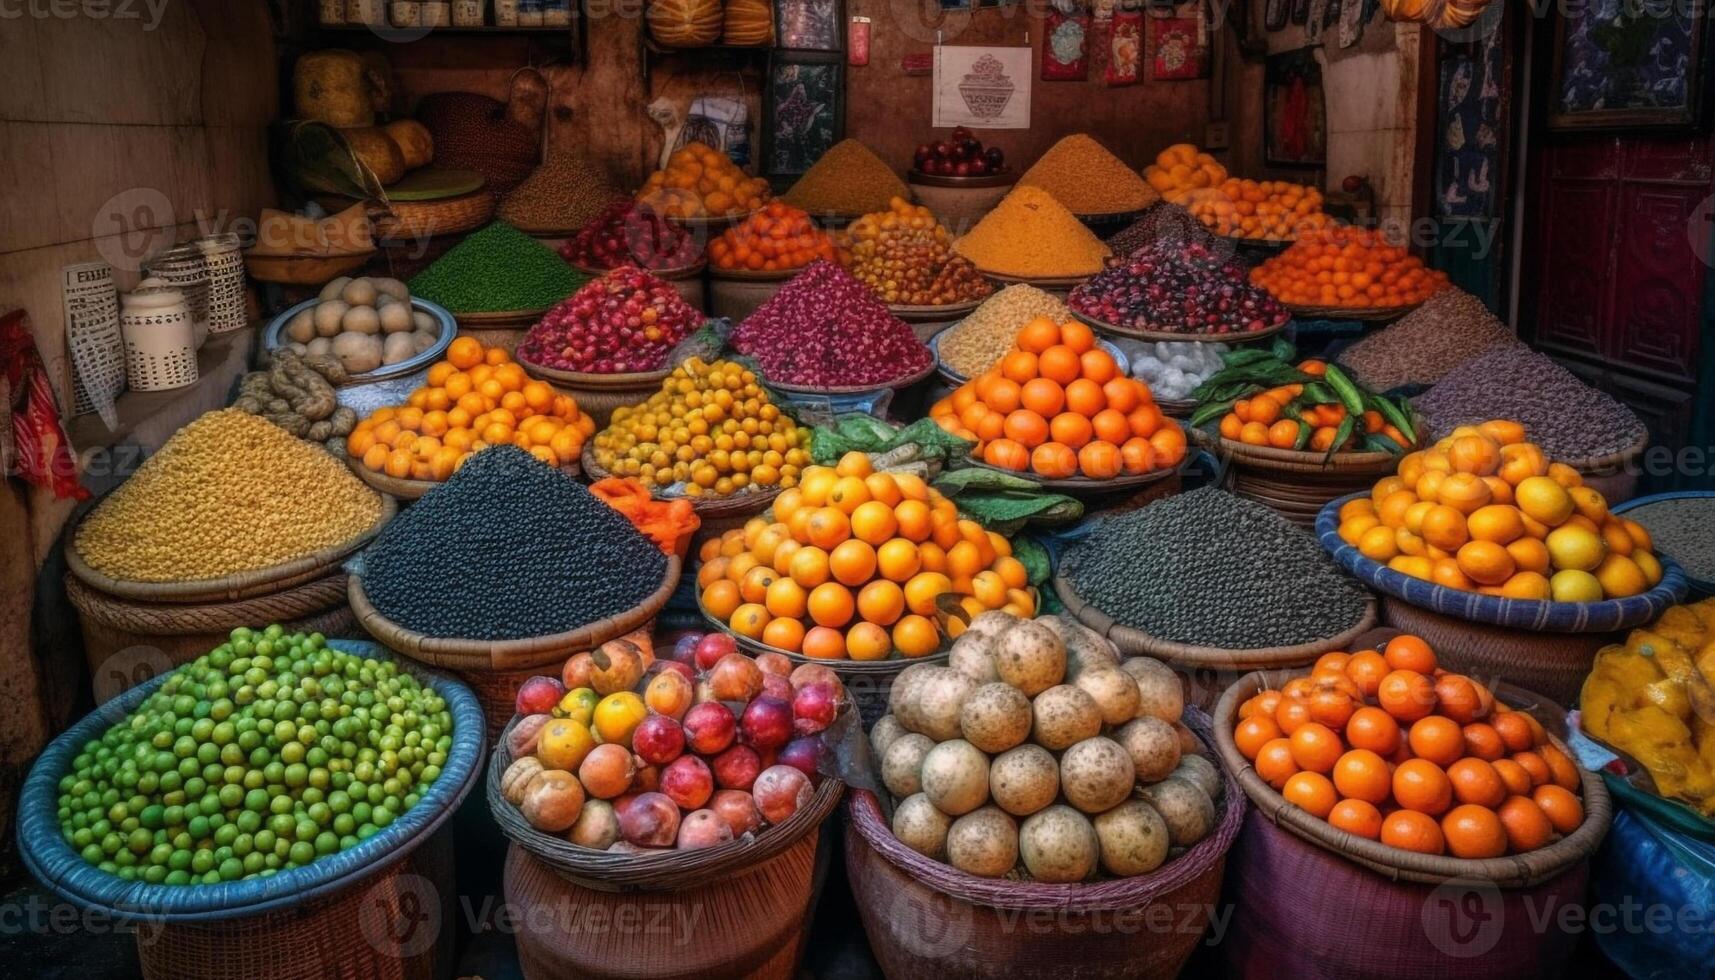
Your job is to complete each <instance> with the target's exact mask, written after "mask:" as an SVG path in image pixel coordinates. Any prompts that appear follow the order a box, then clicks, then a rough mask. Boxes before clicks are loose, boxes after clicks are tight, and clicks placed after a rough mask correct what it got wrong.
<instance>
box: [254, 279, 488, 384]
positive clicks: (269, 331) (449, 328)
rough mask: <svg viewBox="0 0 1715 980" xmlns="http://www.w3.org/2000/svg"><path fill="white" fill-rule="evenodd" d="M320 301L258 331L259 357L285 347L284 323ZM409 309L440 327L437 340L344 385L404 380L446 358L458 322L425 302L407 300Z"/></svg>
mask: <svg viewBox="0 0 1715 980" xmlns="http://www.w3.org/2000/svg"><path fill="white" fill-rule="evenodd" d="M320 302H321V300H320V299H315V298H312V299H306V300H304V301H303V302H302V303H299V304H297V305H295V306H292V307H290V308H288V309H286V310H284V311H282V312H281V313H280V314H279V315H278V316H276V317H274V319H272V320H269V321H268V325H267V326H266V327H263V328H262V353H263V355H264V356H266V355H267V354H269V353H270V352H272V351H274V350H275V349H277V348H280V347H284V346H286V344H285V342H283V341H282V340H281V339H280V334H281V332H282V331H284V330H285V329H286V324H287V323H289V322H290V321H291V319H292V317H294V316H297V315H298V313H299V312H300V311H302V310H307V309H311V308H313V307H314V306H315V305H316V304H317V303H320ZM411 308H412V309H413V310H422V311H423V312H424V313H427V314H429V315H430V316H432V317H434V318H435V322H436V323H438V324H440V325H441V334H440V337H439V339H437V340H436V341H435V342H434V343H433V344H430V345H429V347H428V349H426V350H424V351H423V352H422V353H420V354H412V355H411V356H410V357H407V358H405V359H404V360H403V361H397V362H395V363H393V364H383V365H382V366H380V367H378V368H376V369H375V370H373V371H366V372H364V373H363V374H354V375H352V376H351V380H350V381H349V382H347V383H348V384H353V385H365V384H370V383H372V382H376V381H386V380H387V379H389V378H400V377H404V376H405V375H408V374H412V373H415V372H417V371H420V370H422V369H424V368H426V367H428V366H429V365H431V364H433V363H435V362H436V361H438V360H440V359H441V358H442V357H444V356H445V355H446V353H447V348H448V347H450V346H451V345H452V342H453V338H454V337H456V336H458V332H459V325H458V321H457V320H455V319H453V315H452V314H451V313H448V312H447V310H446V308H445V307H442V306H440V305H438V304H436V303H431V302H429V301H428V300H426V299H418V298H417V297H415V296H413V297H411Z"/></svg>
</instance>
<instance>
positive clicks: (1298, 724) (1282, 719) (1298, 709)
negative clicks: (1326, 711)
mask: <svg viewBox="0 0 1715 980" xmlns="http://www.w3.org/2000/svg"><path fill="white" fill-rule="evenodd" d="M1274 723H1275V724H1276V725H1279V726H1280V730H1281V732H1283V733H1284V734H1286V735H1288V736H1290V735H1291V734H1292V733H1293V732H1296V731H1298V730H1299V729H1300V728H1302V727H1304V726H1305V725H1308V724H1311V718H1310V702H1309V701H1308V700H1300V699H1297V698H1284V699H1282V700H1281V702H1280V707H1278V708H1276V709H1275V711H1274Z"/></svg>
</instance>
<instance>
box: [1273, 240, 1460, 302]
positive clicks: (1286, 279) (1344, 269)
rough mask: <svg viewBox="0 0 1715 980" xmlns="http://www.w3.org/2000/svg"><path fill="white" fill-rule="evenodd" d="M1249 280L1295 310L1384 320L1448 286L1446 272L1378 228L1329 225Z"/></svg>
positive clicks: (1287, 251)
mask: <svg viewBox="0 0 1715 980" xmlns="http://www.w3.org/2000/svg"><path fill="white" fill-rule="evenodd" d="M1250 281H1251V282H1252V283H1255V284H1256V285H1258V286H1261V287H1263V288H1264V289H1267V290H1268V291H1269V293H1270V294H1271V295H1272V296H1274V298H1275V299H1277V300H1279V301H1280V302H1282V303H1284V304H1286V305H1287V307H1288V308H1289V309H1291V310H1292V311H1293V312H1294V313H1297V314H1300V315H1306V316H1308V315H1319V316H1336V317H1337V316H1354V315H1355V316H1359V317H1370V318H1375V319H1387V318H1390V317H1392V316H1397V315H1398V314H1400V313H1404V312H1407V311H1408V310H1410V309H1411V308H1412V307H1415V306H1417V305H1418V304H1419V303H1422V302H1423V301H1424V300H1426V299H1428V298H1429V297H1431V296H1433V295H1435V294H1436V293H1438V292H1440V291H1441V290H1443V289H1446V288H1447V274H1446V273H1445V272H1442V271H1441V270H1439V269H1430V268H1428V267H1427V266H1425V265H1424V264H1423V260H1422V259H1419V258H1418V257H1417V256H1415V255H1412V254H1411V253H1410V252H1408V251H1407V250H1406V249H1405V248H1404V247H1403V246H1400V245H1396V244H1394V243H1392V242H1390V241H1389V240H1388V239H1387V236H1386V235H1384V234H1383V233H1382V232H1380V231H1376V230H1373V229H1367V228H1349V227H1331V228H1326V229H1323V230H1321V231H1318V232H1316V233H1315V234H1313V235H1302V236H1300V237H1299V239H1298V241H1296V242H1295V243H1294V244H1293V245H1292V247H1291V248H1288V249H1287V250H1286V251H1284V252H1282V253H1280V254H1279V255H1276V256H1274V257H1273V258H1271V259H1269V260H1267V261H1266V262H1264V263H1262V264H1261V265H1259V266H1257V267H1256V268H1255V269H1252V270H1251V273H1250Z"/></svg>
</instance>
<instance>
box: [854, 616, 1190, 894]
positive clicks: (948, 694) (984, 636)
mask: <svg viewBox="0 0 1715 980" xmlns="http://www.w3.org/2000/svg"><path fill="white" fill-rule="evenodd" d="M888 709H889V713H888V714H886V715H884V716H882V717H881V718H880V719H879V720H878V721H877V722H876V723H875V727H874V729H873V730H872V731H871V733H870V742H871V745H872V747H873V748H874V749H875V753H876V757H877V759H878V760H879V763H880V766H881V778H882V783H883V784H884V785H885V786H886V787H887V790H888V792H889V793H891V794H893V796H894V798H895V800H896V803H897V806H896V807H895V809H894V813H893V833H894V835H895V836H897V837H898V838H899V839H900V841H901V842H903V843H904V844H905V845H906V846H908V847H910V848H912V849H913V850H915V851H917V852H919V853H921V854H923V855H924V856H926V857H930V858H934V859H935V860H937V861H945V862H947V863H949V864H951V865H952V866H953V867H955V868H958V869H959V870H960V871H963V872H965V873H967V874H973V875H980V876H983V877H987V878H999V877H1003V876H1009V875H1014V873H1015V871H1016V872H1020V873H1021V874H1020V875H1018V876H1021V877H1028V878H1029V879H1032V880H1035V881H1042V882H1051V883H1067V882H1078V881H1084V880H1087V879H1090V878H1093V877H1097V876H1098V875H1106V876H1109V877H1130V876H1132V875H1140V874H1146V873H1148V872H1150V871H1153V870H1155V869H1156V868H1157V867H1159V866H1160V865H1161V864H1162V862H1163V861H1165V860H1167V858H1168V857H1169V855H1170V854H1171V853H1173V852H1174V850H1175V849H1182V848H1186V847H1189V846H1191V845H1192V844H1195V843H1196V842H1197V841H1199V840H1201V839H1203V837H1204V836H1206V835H1207V834H1208V833H1209V832H1210V831H1212V830H1213V829H1214V827H1215V823H1216V819H1217V811H1216V806H1215V802H1216V800H1218V799H1219V798H1220V795H1221V789H1222V779H1221V775H1220V772H1219V770H1218V769H1216V768H1215V765H1214V763H1212V762H1210V761H1209V760H1208V759H1206V758H1204V757H1202V756H1201V755H1198V754H1196V753H1199V752H1201V751H1202V747H1201V743H1199V742H1198V741H1197V739H1196V737H1195V736H1193V735H1192V734H1191V732H1190V730H1189V729H1187V728H1186V727H1185V726H1184V725H1183V724H1182V723H1181V722H1180V720H1179V717H1180V713H1181V712H1182V711H1183V709H1184V695H1183V692H1182V689H1181V687H1180V683H1179V678H1178V677H1177V676H1176V675H1175V674H1174V673H1173V672H1172V671H1171V670H1170V669H1168V667H1167V666H1166V665H1164V664H1162V663H1161V662H1159V661H1156V660H1151V659H1150V658H1148V657H1136V658H1133V659H1130V660H1126V661H1123V662H1122V661H1121V660H1120V657H1119V653H1118V651H1117V650H1115V649H1114V647H1113V645H1112V644H1111V643H1109V642H1108V641H1107V640H1105V639H1103V638H1102V637H1101V636H1099V635H1097V634H1096V633H1094V632H1092V631H1091V630H1089V629H1087V628H1085V627H1084V626H1082V625H1080V624H1078V623H1075V622H1073V621H1071V620H1068V619H1065V618H1061V617H1046V618H1042V619H1034V620H1022V619H1018V618H1016V617H1014V616H1012V615H1010V614H1008V613H1005V612H1000V611H993V612H985V613H983V614H981V615H979V616H977V617H976V618H975V619H973V620H972V621H971V625H970V628H969V629H967V630H966V631H965V632H964V633H963V634H961V635H960V637H959V638H958V640H957V641H955V642H954V644H953V649H952V652H951V654H950V659H949V660H948V664H947V666H945V667H942V666H937V665H931V664H913V665H912V666H910V667H907V668H906V669H905V670H904V671H902V672H901V673H900V675H899V678H898V680H896V681H895V682H894V685H893V690H892V692H891V695H890V698H889V702H888ZM1020 821H1022V822H1020Z"/></svg>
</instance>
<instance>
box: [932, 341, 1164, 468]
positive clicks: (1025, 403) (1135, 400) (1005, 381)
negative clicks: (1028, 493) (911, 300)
mask: <svg viewBox="0 0 1715 980" xmlns="http://www.w3.org/2000/svg"><path fill="white" fill-rule="evenodd" d="M929 417H930V418H932V419H934V420H935V422H936V424H937V425H939V426H940V427H941V428H943V429H945V430H946V431H948V432H951V433H953V434H954V435H956V436H959V437H960V438H962V439H969V440H971V441H973V442H975V443H976V444H977V445H976V448H975V449H974V450H973V455H974V457H975V458H977V459H980V460H982V461H983V462H985V463H987V464H989V465H990V466H995V467H999V468H1001V469H1005V470H1012V471H1014V472H1018V473H1025V472H1029V473H1034V474H1036V475H1037V476H1040V477H1044V478H1047V479H1065V478H1068V477H1073V476H1083V477H1087V478H1089V479H1092V480H1109V479H1112V478H1114V477H1116V476H1119V475H1120V474H1121V473H1125V474H1127V475H1135V474H1139V473H1148V472H1150V471H1152V470H1156V469H1162V468H1167V467H1173V466H1177V465H1179V462H1180V461H1181V460H1183V459H1184V458H1185V433H1184V431H1183V430H1182V429H1180V428H1179V426H1178V425H1177V424H1176V423H1174V422H1173V421H1172V420H1170V419H1168V418H1166V417H1165V416H1164V415H1162V413H1161V409H1160V408H1158V407H1157V406H1156V404H1155V397H1154V395H1153V394H1151V392H1150V390H1149V386H1148V385H1146V384H1144V383H1143V382H1142V381H1139V380H1137V379H1136V378H1127V377H1123V376H1121V375H1120V373H1119V366H1118V365H1117V364H1116V363H1115V362H1114V359H1113V356H1112V355H1110V354H1109V353H1108V352H1107V351H1105V350H1102V349H1101V348H1100V347H1097V346H1096V335H1095V333H1094V332H1093V331H1092V330H1091V329H1090V328H1089V327H1088V326H1086V325H1084V324H1083V323H1080V322H1078V321H1075V320H1074V321H1070V322H1067V323H1059V324H1057V323H1055V322H1054V321H1053V320H1051V319H1049V318H1047V317H1037V318H1036V319H1034V320H1031V321H1030V322H1029V323H1027V324H1025V325H1024V327H1023V329H1021V330H1019V332H1018V335H1017V337H1016V338H1015V340H1014V344H1013V347H1012V349H1011V350H1010V351H1008V352H1007V354H1006V356H1004V357H1002V358H1001V359H1000V362H999V363H998V364H996V365H995V366H994V367H992V368H990V369H989V370H988V371H986V372H984V373H983V374H981V375H979V376H977V377H975V378H973V379H971V380H970V381H967V382H965V383H964V384H962V385H960V386H959V387H958V388H957V389H956V390H954V392H953V393H952V394H951V395H949V396H947V397H946V398H943V399H941V400H940V401H938V402H936V403H935V404H934V405H933V406H931V407H930V409H929Z"/></svg>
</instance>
